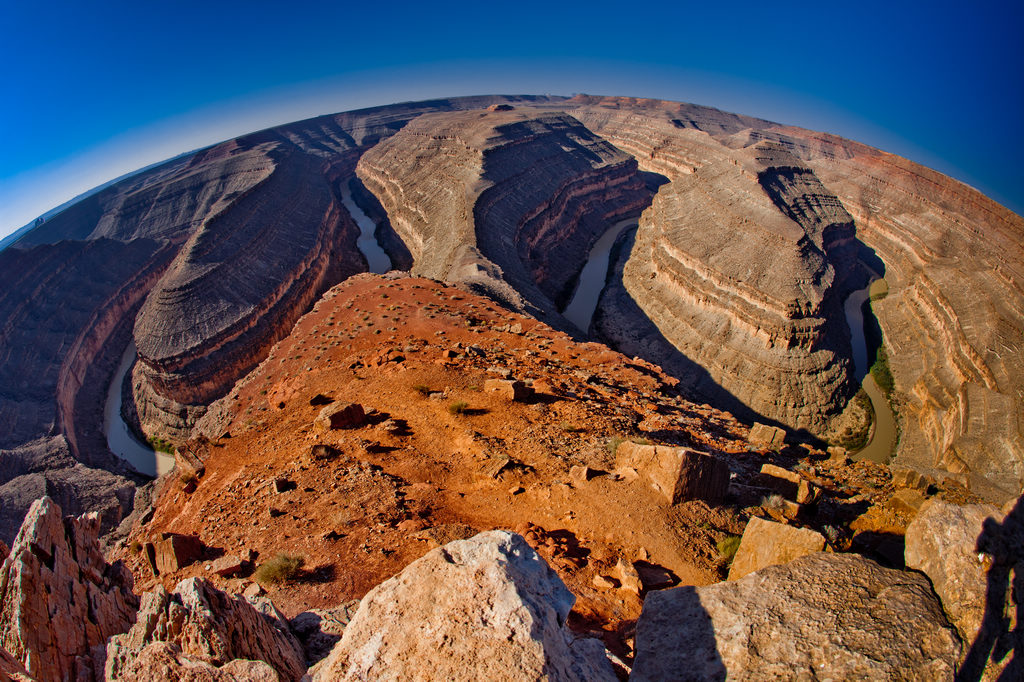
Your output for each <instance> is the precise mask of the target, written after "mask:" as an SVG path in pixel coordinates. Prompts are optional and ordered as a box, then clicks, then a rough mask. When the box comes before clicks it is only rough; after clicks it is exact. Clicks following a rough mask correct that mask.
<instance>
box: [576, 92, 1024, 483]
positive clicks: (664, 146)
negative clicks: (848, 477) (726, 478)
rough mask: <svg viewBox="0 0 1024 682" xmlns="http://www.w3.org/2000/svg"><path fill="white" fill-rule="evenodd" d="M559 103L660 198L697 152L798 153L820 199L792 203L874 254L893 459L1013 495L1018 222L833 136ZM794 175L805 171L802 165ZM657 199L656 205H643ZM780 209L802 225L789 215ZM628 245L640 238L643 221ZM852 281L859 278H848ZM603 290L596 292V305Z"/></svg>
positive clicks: (698, 112)
mask: <svg viewBox="0 0 1024 682" xmlns="http://www.w3.org/2000/svg"><path fill="white" fill-rule="evenodd" d="M572 101H574V102H578V106H577V107H573V106H571V105H570V103H565V104H563V105H562V106H563V107H564V108H565V109H566V111H568V112H570V113H571V114H572V115H573V116H574V117H576V118H577V119H579V120H580V121H582V122H583V123H584V124H586V125H587V126H588V127H589V128H590V129H591V130H593V131H595V132H596V133H598V134H599V135H601V136H603V137H605V138H606V139H608V140H610V141H611V142H613V143H614V144H615V145H616V146H618V147H619V148H621V149H623V150H626V151H628V152H630V153H631V154H633V155H634V156H635V157H636V158H637V160H638V162H639V164H640V167H641V168H642V169H647V170H654V171H657V172H660V173H663V174H664V175H666V176H668V177H670V178H672V180H673V182H672V183H670V184H669V185H666V186H665V187H663V188H662V189H661V192H662V193H665V194H666V195H668V196H671V195H673V194H675V193H676V192H677V188H676V187H675V186H674V185H675V184H676V182H680V180H682V182H684V186H688V185H690V184H693V183H694V182H695V180H694V179H692V178H690V177H688V176H689V175H690V174H696V175H697V176H698V177H700V176H701V174H706V173H708V172H710V171H709V170H705V169H704V168H705V165H706V160H705V157H706V155H707V153H708V150H709V149H714V150H716V151H721V153H726V151H725V150H728V151H729V152H734V153H747V152H748V151H749V150H751V149H753V148H757V147H759V146H762V147H763V146H764V145H765V144H766V143H769V144H771V145H772V146H774V147H778V148H782V149H785V150H786V151H788V152H789V153H790V154H791V155H792V156H793V157H796V158H797V159H799V165H801V166H802V167H804V168H806V169H809V171H810V172H811V173H813V175H814V177H815V178H816V182H812V184H816V183H820V185H821V186H822V187H824V188H825V193H824V194H823V193H821V192H819V191H813V192H809V193H808V192H804V194H805V195H807V196H812V195H813V196H814V199H808V200H806V201H804V202H799V201H798V202H796V205H797V206H799V205H801V203H802V205H803V206H805V207H807V208H810V207H812V206H814V207H815V208H814V212H815V213H820V212H821V211H822V210H824V214H823V216H824V215H826V214H831V213H833V212H835V213H836V216H837V217H834V218H831V219H830V220H832V221H833V223H834V226H835V228H834V229H833V230H828V231H826V232H825V233H823V234H827V233H828V232H834V231H835V230H838V232H836V234H837V235H843V234H844V233H845V232H846V231H847V230H848V227H847V226H846V220H845V219H840V218H839V217H838V216H841V214H842V213H847V214H848V215H849V216H850V217H851V218H852V224H853V226H854V236H855V239H856V240H857V241H859V242H861V243H862V244H864V245H866V246H867V247H868V249H869V250H868V251H866V254H867V255H868V256H871V255H872V254H871V252H872V251H873V252H874V253H873V256H875V257H877V259H876V258H872V257H869V258H868V262H867V263H866V265H868V266H869V267H871V268H872V269H875V270H876V273H877V274H878V275H880V276H884V278H885V279H886V282H887V283H888V286H889V291H890V294H889V296H888V297H887V298H886V299H884V300H881V301H876V302H874V304H873V306H872V307H873V310H874V312H875V314H876V315H877V317H878V320H879V322H880V325H881V327H882V330H883V335H884V342H885V348H886V351H887V352H888V355H889V362H890V365H891V367H892V371H893V374H894V375H895V380H896V389H897V397H898V400H899V405H898V408H899V411H900V415H901V421H900V426H901V435H900V442H899V447H898V461H901V462H904V463H907V464H911V465H913V466H915V467H917V468H921V469H928V468H933V467H934V468H937V469H943V470H948V471H953V472H960V473H963V474H965V475H966V476H967V477H968V478H969V479H970V481H971V483H972V485H973V486H974V487H975V489H977V490H978V491H979V492H983V493H984V494H986V495H988V496H989V497H990V498H991V499H995V500H1005V499H1007V498H1009V497H1010V496H1013V495H1016V494H1018V493H1019V491H1020V490H1021V487H1022V484H1024V436H1022V432H1024V397H1022V394H1021V392H1020V389H1019V387H1020V386H1021V384H1022V382H1024V362H1021V355H1020V352H1019V348H1020V346H1021V339H1022V338H1024V308H1022V304H1021V301H1022V293H1024V290H1022V284H1021V282H1024V220H1022V219H1021V217H1020V216H1018V215H1016V214H1014V213H1013V212H1011V211H1009V210H1007V209H1005V208H1004V207H1002V206H1000V205H998V204H997V203H995V202H993V201H991V200H990V199H988V198H986V197H985V196H983V195H981V194H980V193H979V192H977V191H975V190H973V189H971V188H970V187H967V186H965V185H963V184H962V183H959V182H957V181H955V180H952V179H950V178H948V177H946V176H943V175H942V174H940V173H936V172H934V171H931V170H929V169H927V168H924V167H922V166H920V165H918V164H915V163H913V162H911V161H908V160H906V159H902V158H900V157H897V156H894V155H891V154H886V153H884V152H881V151H879V150H877V149H873V148H871V147H868V146H866V145H862V144H859V143H855V142H851V141H849V140H844V139H842V138H839V137H836V136H833V135H827V134H824V133H815V132H812V131H808V130H804V129H800V128H793V127H788V126H781V125H778V124H773V123H770V122H767V121H761V120H758V119H751V118H747V117H742V116H735V115H732V114H726V113H723V112H720V111H717V110H715V109H708V108H706V107H697V106H693V105H686V104H678V103H673V102H657V101H653V100H633V99H628V98H597V97H578V98H574V100H572ZM721 148H725V150H722V149H721ZM784 165H785V164H784ZM757 172H758V173H759V174H760V175H761V177H762V179H763V180H764V182H761V183H760V184H761V188H762V189H763V190H766V191H767V193H768V194H769V195H771V196H772V198H773V199H778V198H782V199H783V203H787V204H793V202H792V201H790V200H789V199H787V198H786V197H787V196H789V194H790V193H791V191H792V190H787V189H781V191H780V189H778V187H779V185H780V182H779V181H780V180H782V181H783V182H781V184H782V185H789V186H793V182H792V181H793V180H797V179H798V178H796V177H795V176H794V177H790V178H786V177H783V176H784V175H785V174H783V173H777V172H776V175H778V176H779V177H778V178H777V179H772V178H771V177H770V176H766V175H764V174H763V171H757ZM801 175H802V176H804V178H807V177H808V176H807V175H806V172H804V171H802V172H801ZM801 184H802V181H801ZM826 194H827V196H826ZM834 200H838V202H839V204H840V205H841V209H842V212H841V213H840V212H838V209H837V208H836V207H834V206H833V202H834ZM662 205H663V204H662V202H661V200H660V198H659V199H656V200H655V202H654V204H653V205H652V208H651V209H650V211H651V212H652V213H653V212H654V211H655V210H656V209H658V207H660V206H662ZM783 212H784V213H786V215H788V216H790V217H792V218H793V219H795V220H796V221H797V222H798V223H801V224H802V221H803V219H802V218H801V217H800V216H799V213H800V210H799V209H797V208H796V207H792V208H790V209H788V210H784V211H783ZM645 218H646V221H647V222H648V223H650V222H651V221H653V220H654V218H653V216H651V217H647V216H645ZM650 231H651V228H650V227H648V229H647V233H648V234H649V233H650ZM838 238H839V239H840V240H842V239H845V238H846V237H845V236H838ZM637 242H638V245H640V246H643V245H644V244H646V243H650V240H648V239H647V237H646V236H645V233H644V229H643V227H641V231H640V233H639V234H638V236H637ZM855 246H856V244H855ZM861 254H862V255H864V254H865V251H861ZM843 258H844V259H845V258H847V257H843ZM879 261H880V262H879ZM630 267H633V268H637V267H639V264H636V265H631V266H630ZM833 268H834V269H835V265H834V263H833ZM628 270H629V268H627V271H628ZM878 270H882V271H880V272H878ZM853 276H854V279H855V280H856V278H857V277H858V275H857V273H856V272H854V273H853ZM625 277H626V279H627V280H628V279H629V278H630V277H629V275H628V274H627V275H626V276H625ZM611 289H613V288H611ZM615 295H616V292H614V291H611V290H610V291H608V292H606V297H614V296H615ZM652 299H653V294H652ZM627 303H628V301H627ZM634 303H640V302H639V301H634ZM640 305H641V306H642V305H644V304H643V303H640ZM599 312H600V311H599ZM640 326H641V327H643V324H642V323H641V325H640ZM836 326H841V325H838V324H837V325H836ZM634 336H636V334H634ZM654 336H655V337H656V336H657V334H655V335H654ZM666 336H667V334H666ZM646 343H647V345H648V346H650V347H652V348H655V347H656V348H660V349H662V352H665V348H666V346H670V347H675V346H674V345H673V343H669V342H668V341H666V340H665V339H664V338H660V339H659V338H648V339H647V341H646ZM687 359H688V360H691V361H692V363H691V365H692V364H696V365H698V366H700V367H708V366H709V365H711V366H713V363H707V362H706V360H705V359H704V358H703V357H702V356H699V355H698V356H697V357H693V358H687ZM708 371H709V372H710V373H712V374H713V373H714V371H713V369H711V368H710V367H708ZM826 377H827V375H826ZM805 378H809V377H806V375H805ZM812 381H813V380H812ZM810 388H811V390H812V391H815V392H819V391H818V388H817V387H816V386H810ZM737 390H738V391H740V392H739V393H738V394H737V396H738V397H739V398H741V399H746V397H747V396H746V395H745V394H744V393H743V391H742V389H737ZM780 414H781V413H780Z"/></svg>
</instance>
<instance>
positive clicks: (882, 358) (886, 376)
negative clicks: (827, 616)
mask: <svg viewBox="0 0 1024 682" xmlns="http://www.w3.org/2000/svg"><path fill="white" fill-rule="evenodd" d="M871 376H872V377H874V379H875V383H876V384H878V388H880V389H882V393H885V395H886V396H888V395H889V394H890V393H892V389H893V387H894V386H895V383H894V381H893V378H892V370H890V369H889V356H888V355H887V354H886V352H885V347H884V346H879V347H878V353H877V355H875V364H873V365H871Z"/></svg>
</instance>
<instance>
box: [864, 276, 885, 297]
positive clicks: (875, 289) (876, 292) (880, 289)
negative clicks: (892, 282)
mask: <svg viewBox="0 0 1024 682" xmlns="http://www.w3.org/2000/svg"><path fill="white" fill-rule="evenodd" d="M888 295H889V283H888V282H886V281H885V280H884V279H876V280H875V281H874V282H872V283H871V287H870V288H869V289H868V298H869V299H870V300H872V301H881V300H882V299H883V298H885V297H886V296H888Z"/></svg>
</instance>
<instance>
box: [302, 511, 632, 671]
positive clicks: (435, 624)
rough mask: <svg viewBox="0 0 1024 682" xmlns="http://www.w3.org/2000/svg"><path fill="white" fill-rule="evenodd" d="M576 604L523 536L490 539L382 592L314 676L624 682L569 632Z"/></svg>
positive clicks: (591, 645)
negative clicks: (617, 681) (569, 618)
mask: <svg viewBox="0 0 1024 682" xmlns="http://www.w3.org/2000/svg"><path fill="white" fill-rule="evenodd" d="M574 601H575V597H573V595H572V593H571V592H569V590H568V589H566V587H565V585H564V584H563V583H562V581H561V580H560V579H559V578H558V576H557V575H556V574H555V572H554V571H552V570H551V568H549V567H548V565H547V564H545V563H544V561H543V560H542V559H541V558H540V557H539V556H538V555H537V553H536V552H534V551H533V549H532V548H531V547H530V546H529V545H528V544H526V541H525V540H524V539H523V538H522V537H521V536H519V535H515V534H513V533H509V532H507V531H489V532H486V533H480V534H479V535H476V536H474V537H472V538H470V539H468V540H457V541H455V542H450V543H448V544H447V545H445V546H444V547H439V548H437V549H435V550H432V551H430V552H428V553H427V554H426V555H424V556H423V557H422V558H420V559H419V560H417V561H414V562H413V563H412V564H410V565H409V566H407V567H406V568H405V570H403V571H402V572H401V573H399V574H398V575H397V576H395V577H394V578H391V579H390V580H387V581H385V582H383V583H381V584H380V585H378V586H377V587H375V588H374V589H372V590H371V591H370V592H369V593H368V594H367V595H366V597H364V598H363V600H362V602H360V605H359V610H358V611H356V614H355V616H354V617H353V618H352V621H351V622H350V623H349V625H348V627H347V628H345V634H344V635H343V636H342V638H341V641H340V642H338V644H337V645H336V646H335V647H334V649H333V650H332V651H331V653H330V655H329V656H328V657H327V658H326V659H324V661H322V662H321V663H320V664H319V665H318V666H316V667H314V668H313V673H314V676H313V679H314V681H315V682H326V681H327V680H341V679H344V680H379V679H388V680H527V679H528V680H614V679H615V674H614V671H613V670H612V668H611V664H610V663H609V662H608V660H607V658H606V657H605V653H604V647H603V646H602V645H601V643H600V642H598V641H596V640H586V639H584V640H574V638H573V636H572V634H571V633H570V632H569V631H568V630H566V629H565V627H564V625H565V619H566V617H567V616H568V615H569V610H570V609H571V608H572V605H573V602H574Z"/></svg>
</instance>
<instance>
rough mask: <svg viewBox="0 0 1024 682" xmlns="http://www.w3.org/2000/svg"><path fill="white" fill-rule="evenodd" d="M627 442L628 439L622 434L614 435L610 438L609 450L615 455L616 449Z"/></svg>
mask: <svg viewBox="0 0 1024 682" xmlns="http://www.w3.org/2000/svg"><path fill="white" fill-rule="evenodd" d="M625 442H626V439H625V438H623V437H622V436H612V437H611V438H609V439H608V452H610V453H611V454H613V455H614V454H615V452H616V450H618V449H619V446H620V445H622V444H623V443H625Z"/></svg>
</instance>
